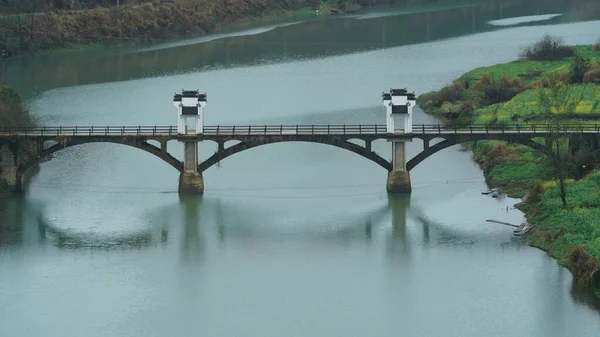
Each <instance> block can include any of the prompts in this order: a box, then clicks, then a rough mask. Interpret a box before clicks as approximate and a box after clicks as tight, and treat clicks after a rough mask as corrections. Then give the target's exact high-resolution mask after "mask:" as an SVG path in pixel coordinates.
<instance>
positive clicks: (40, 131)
mask: <svg viewBox="0 0 600 337" xmlns="http://www.w3.org/2000/svg"><path fill="white" fill-rule="evenodd" d="M557 133H558V134H600V125H571V126H567V127H561V128H556V127H552V126H550V125H543V124H538V125H536V124H528V125H510V126H490V125H476V124H475V125H470V126H466V127H454V126H445V125H438V124H435V125H433V124H419V125H413V132H412V134H406V133H403V132H401V131H399V132H397V133H393V134H389V133H387V129H386V126H385V125H244V126H238V125H236V126H205V127H204V129H203V135H179V134H178V133H177V127H176V126H55V127H30V128H0V136H4V137H26V138H30V137H46V136H49V137H56V136H69V137H90V136H114V137H122V136H144V137H147V136H170V137H173V138H181V137H185V138H197V137H202V136H211V137H215V136H223V137H231V136H295V135H298V136H312V135H319V136H361V135H381V138H387V137H395V136H404V137H409V136H411V135H450V134H462V135H465V134H528V135H531V134H539V135H540V136H545V135H548V134H557Z"/></svg>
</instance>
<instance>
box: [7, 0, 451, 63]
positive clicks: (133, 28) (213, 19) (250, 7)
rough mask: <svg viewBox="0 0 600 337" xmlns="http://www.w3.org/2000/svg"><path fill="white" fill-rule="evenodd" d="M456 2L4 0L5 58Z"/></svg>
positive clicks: (374, 0) (375, 0)
mask: <svg viewBox="0 0 600 337" xmlns="http://www.w3.org/2000/svg"><path fill="white" fill-rule="evenodd" d="M453 2H457V1H456V0H332V1H330V2H328V3H325V2H322V1H319V0H236V1H233V0H119V4H120V6H119V7H116V4H117V0H0V12H4V14H3V15H2V16H0V58H9V57H11V56H14V55H18V54H24V53H30V52H35V51H38V50H44V49H54V48H65V47H72V46H76V45H85V44H96V43H110V42H115V41H121V42H123V41H128V40H130V39H137V40H140V39H141V40H152V39H169V38H180V37H190V36H198V35H202V34H207V33H211V32H215V31H217V30H218V29H219V28H220V26H221V24H229V23H233V22H237V21H240V20H244V19H248V18H257V17H261V16H265V15H269V14H271V13H277V12H281V11H294V10H298V9H301V8H306V7H313V8H316V7H317V6H319V5H321V4H326V5H327V6H328V7H327V8H331V6H333V7H336V8H339V9H344V8H349V7H352V6H354V7H356V6H357V5H360V6H372V5H381V4H394V3H396V4H429V3H448V4H450V3H453Z"/></svg>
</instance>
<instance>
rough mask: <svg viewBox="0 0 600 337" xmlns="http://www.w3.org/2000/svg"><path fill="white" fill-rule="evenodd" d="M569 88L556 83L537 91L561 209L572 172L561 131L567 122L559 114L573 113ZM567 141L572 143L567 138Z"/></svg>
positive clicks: (566, 126)
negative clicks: (545, 116)
mask: <svg viewBox="0 0 600 337" xmlns="http://www.w3.org/2000/svg"><path fill="white" fill-rule="evenodd" d="M572 96H573V94H572V90H571V87H569V86H568V85H565V84H564V83H558V84H556V85H554V86H552V87H551V88H549V89H540V90H539V101H540V106H541V107H542V109H543V112H544V113H545V114H547V115H548V116H549V119H548V131H549V133H548V135H547V136H546V147H547V150H548V151H549V153H548V157H549V158H548V159H549V162H550V164H551V165H552V168H553V171H554V175H555V177H556V178H557V179H558V187H559V195H560V200H561V202H562V205H563V207H566V206H567V189H566V184H565V179H566V178H567V177H568V175H569V172H571V171H572V158H571V154H570V153H569V151H568V150H566V149H565V148H564V147H565V142H564V140H565V136H564V135H563V134H561V131H562V130H565V129H566V128H568V126H569V125H568V124H569V123H568V122H567V121H565V120H563V119H562V118H561V116H560V114H561V113H568V112H573V111H575V106H576V105H577V100H574V99H572ZM566 139H567V143H566V144H567V145H568V141H573V140H570V139H568V138H566Z"/></svg>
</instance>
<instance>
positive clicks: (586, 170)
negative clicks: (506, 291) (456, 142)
mask: <svg viewBox="0 0 600 337" xmlns="http://www.w3.org/2000/svg"><path fill="white" fill-rule="evenodd" d="M418 104H419V105H420V106H421V107H422V108H423V109H424V110H425V111H426V112H427V113H431V114H434V115H436V116H438V117H439V118H440V119H442V121H444V122H445V123H447V124H454V125H468V124H471V123H481V124H487V125H489V126H499V125H503V124H511V125H514V124H518V125H521V126H523V127H524V128H525V127H531V126H532V125H534V124H538V125H539V124H543V125H548V126H550V127H553V128H561V127H565V126H574V125H577V126H582V125H587V127H590V128H596V129H599V130H600V42H599V43H598V44H596V45H593V46H592V45H590V46H575V47H570V46H566V45H564V44H563V43H562V41H561V40H560V39H559V38H556V37H552V36H545V37H544V38H543V39H542V40H540V41H539V42H537V43H536V44H535V45H532V46H530V47H528V48H526V49H524V50H523V52H522V54H521V55H520V58H519V60H517V61H514V62H510V63H506V64H499V65H495V66H491V67H483V68H478V69H474V70H472V71H470V72H468V73H466V74H464V75H463V76H461V77H460V78H459V79H457V80H456V81H455V82H453V83H452V84H450V85H448V86H447V87H445V88H443V89H442V90H440V91H436V92H431V93H427V94H423V95H421V96H420V97H419V98H418ZM547 140H548V141H549V142H550V143H546V141H547ZM547 140H546V139H543V138H540V139H536V141H538V142H539V143H540V144H547V145H548V144H549V145H550V148H548V147H546V152H544V153H541V152H538V151H536V150H534V149H532V148H531V147H527V146H523V145H515V144H506V143H504V142H500V141H479V142H477V143H475V144H472V149H473V152H474V154H475V157H474V159H475V160H476V161H477V162H478V163H479V165H480V166H481V167H482V169H483V171H484V174H485V176H486V179H487V181H488V183H489V185H491V186H494V187H502V188H503V189H504V191H506V192H508V193H509V194H511V195H513V196H516V197H525V199H524V202H523V203H521V204H520V205H519V207H520V208H521V209H522V210H523V211H525V213H526V215H527V217H528V220H529V222H530V223H531V224H533V225H534V230H533V234H532V235H531V237H530V240H529V242H530V244H531V245H533V246H536V247H538V248H541V249H543V250H545V251H548V252H549V253H550V254H552V255H553V256H554V257H555V258H557V259H558V261H559V262H560V263H561V264H563V265H565V266H568V267H569V268H570V269H571V270H572V272H573V274H574V275H575V278H576V280H577V282H579V283H581V284H587V285H593V286H594V287H596V293H597V294H598V295H599V296H600V263H599V262H598V261H599V260H600V192H599V191H600V151H599V149H600V146H599V145H600V144H599V142H598V141H595V142H592V143H588V142H586V141H583V140H582V139H580V138H577V137H575V136H572V137H570V138H568V139H567V138H564V137H560V136H557V135H552V134H551V135H550V136H549V139H547Z"/></svg>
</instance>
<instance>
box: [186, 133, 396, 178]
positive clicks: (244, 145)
mask: <svg viewBox="0 0 600 337" xmlns="http://www.w3.org/2000/svg"><path fill="white" fill-rule="evenodd" d="M285 142H297V143H316V144H324V145H330V146H334V147H338V148H342V149H345V150H348V151H350V152H354V153H356V154H358V155H360V156H362V157H364V158H366V159H369V160H371V161H373V162H375V163H376V164H379V166H381V167H383V168H384V169H386V170H388V171H390V170H391V169H392V166H391V164H390V162H389V161H387V160H386V159H384V158H383V157H381V156H380V155H378V154H376V153H374V152H372V151H368V150H366V149H365V148H364V147H362V146H359V145H356V144H354V143H350V142H348V141H347V140H343V141H331V142H329V141H328V142H323V141H317V140H315V141H311V140H301V141H299V140H285V139H272V140H269V141H266V142H265V141H262V142H260V143H258V142H239V143H237V144H235V145H233V146H230V147H228V148H225V149H224V150H222V151H218V152H217V153H215V154H214V155H212V156H210V157H209V158H208V159H206V160H205V161H203V162H202V163H200V164H199V165H198V172H203V171H205V170H207V169H208V168H210V167H212V166H213V165H215V164H217V163H220V162H221V161H222V160H224V159H225V158H228V157H230V156H232V155H234V154H236V153H238V152H241V151H244V150H248V149H251V148H255V147H259V146H262V145H267V144H276V143H285Z"/></svg>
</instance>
